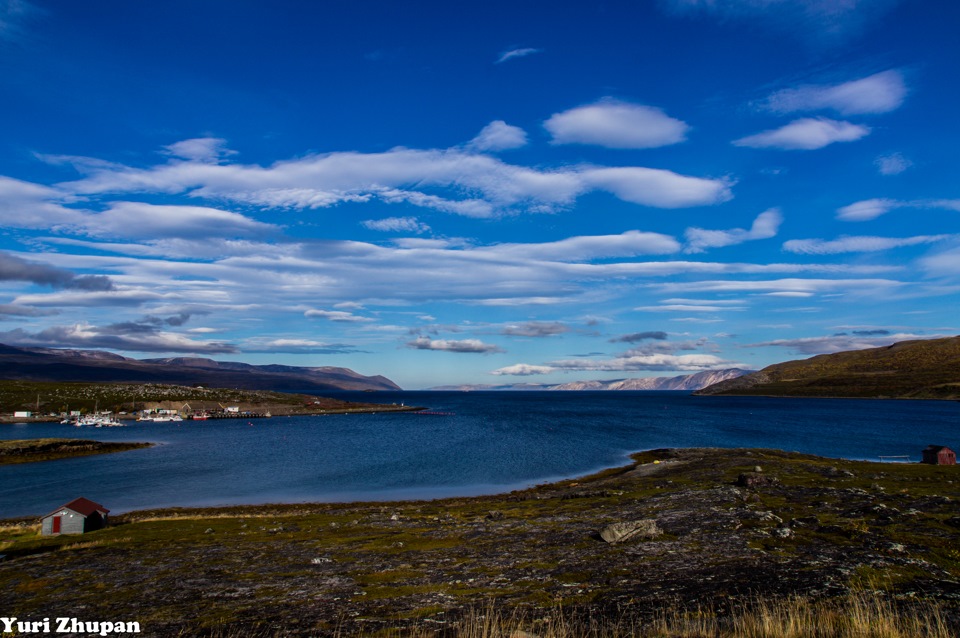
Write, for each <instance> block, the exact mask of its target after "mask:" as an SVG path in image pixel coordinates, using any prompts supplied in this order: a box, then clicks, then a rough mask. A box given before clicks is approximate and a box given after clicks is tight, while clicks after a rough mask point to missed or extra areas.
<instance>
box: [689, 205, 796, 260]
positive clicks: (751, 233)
mask: <svg viewBox="0 0 960 638" xmlns="http://www.w3.org/2000/svg"><path fill="white" fill-rule="evenodd" d="M782 222H783V214H782V213H781V212H780V209H779V208H771V209H769V210H765V211H764V212H762V213H760V214H759V215H758V216H757V218H756V219H754V220H753V224H752V225H751V226H750V228H749V230H746V229H743V228H734V229H732V230H705V229H703V228H688V229H687V230H686V232H685V233H684V235H685V237H686V238H687V245H686V246H685V247H684V249H683V251H684V252H687V253H702V252H704V251H706V250H707V249H708V248H721V247H724V246H735V245H737V244H742V243H743V242H745V241H753V240H756V239H770V238H771V237H776V236H777V230H779V228H780V224H781V223H782Z"/></svg>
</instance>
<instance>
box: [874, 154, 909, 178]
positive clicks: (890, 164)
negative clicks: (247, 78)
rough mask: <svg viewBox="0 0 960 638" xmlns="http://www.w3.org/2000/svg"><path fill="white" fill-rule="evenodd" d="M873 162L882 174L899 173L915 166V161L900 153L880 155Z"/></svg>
mask: <svg viewBox="0 0 960 638" xmlns="http://www.w3.org/2000/svg"><path fill="white" fill-rule="evenodd" d="M873 163H874V165H875V166H876V167H877V170H878V171H880V174H881V175H899V174H900V173H902V172H904V171H906V170H907V169H908V168H910V167H911V166H913V162H911V161H910V160H909V159H907V158H906V157H904V156H903V155H901V154H900V153H890V154H889V155H880V156H879V157H877V159H875V160H874V161H873Z"/></svg>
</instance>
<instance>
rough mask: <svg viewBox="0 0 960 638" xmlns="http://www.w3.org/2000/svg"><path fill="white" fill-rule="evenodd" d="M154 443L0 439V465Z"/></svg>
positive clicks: (85, 454)
mask: <svg viewBox="0 0 960 638" xmlns="http://www.w3.org/2000/svg"><path fill="white" fill-rule="evenodd" d="M152 445H153V443H135V442H125V443H108V442H104V441H90V440H87V439H13V440H6V441H0V465H14V464H17V463H35V462H38V461H56V460H58V459H68V458H73V457H76V456H90V455H93V454H111V453H114V452H126V451H127V450H139V449H141V448H145V447H151V446H152Z"/></svg>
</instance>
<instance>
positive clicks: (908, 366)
mask: <svg viewBox="0 0 960 638" xmlns="http://www.w3.org/2000/svg"><path fill="white" fill-rule="evenodd" d="M695 394H701V395H724V394H726V395H762V396H790V397H857V398H898V399H960V337H946V338H942V339H928V340H922V341H901V342H899V343H895V344H893V345H891V346H885V347H882V348H870V349H868V350H854V351H850V352H838V353H836V354H823V355H818V356H815V357H811V358H810V359H804V360H800V361H787V362H786V363H778V364H775V365H772V366H768V367H766V368H764V369H763V370H760V371H759V372H754V373H752V374H748V375H745V376H742V377H740V378H737V379H730V380H728V381H723V382H721V383H717V384H714V385H712V386H708V387H706V388H704V389H703V390H699V391H697V392H696V393H695Z"/></svg>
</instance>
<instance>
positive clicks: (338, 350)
mask: <svg viewBox="0 0 960 638" xmlns="http://www.w3.org/2000/svg"><path fill="white" fill-rule="evenodd" d="M239 349H240V351H242V352H267V353H275V354H353V353H357V352H363V351H362V350H358V349H357V347H356V346H351V345H347V344H343V343H327V342H324V341H315V340H313V339H299V338H281V339H270V338H262V337H260V338H252V339H246V340H244V341H243V342H242V343H241V344H240V346H239Z"/></svg>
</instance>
